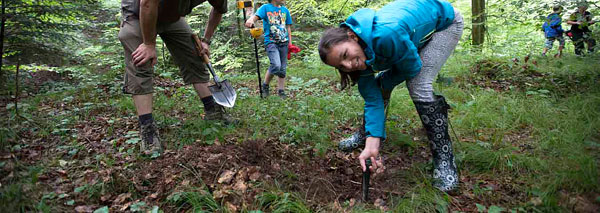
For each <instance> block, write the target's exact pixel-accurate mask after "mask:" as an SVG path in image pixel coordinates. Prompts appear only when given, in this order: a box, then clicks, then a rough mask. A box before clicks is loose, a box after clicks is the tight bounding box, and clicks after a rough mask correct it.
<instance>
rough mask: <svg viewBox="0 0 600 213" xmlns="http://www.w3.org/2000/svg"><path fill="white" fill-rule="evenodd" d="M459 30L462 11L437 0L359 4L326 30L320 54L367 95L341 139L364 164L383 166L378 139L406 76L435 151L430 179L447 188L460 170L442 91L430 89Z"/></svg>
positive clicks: (452, 185)
mask: <svg viewBox="0 0 600 213" xmlns="http://www.w3.org/2000/svg"><path fill="white" fill-rule="evenodd" d="M462 31H463V20H462V16H461V15H460V13H459V12H458V11H457V10H455V9H454V8H453V7H452V5H450V3H448V2H446V1H442V0H398V1H394V2H392V3H389V4H387V5H385V6H384V7H383V8H381V9H379V10H378V11H375V10H372V9H361V10H358V11H356V12H355V13H354V14H352V15H351V16H350V17H348V19H347V20H346V22H344V23H342V24H341V25H340V27H339V28H334V29H329V30H327V31H325V32H324V33H323V36H322V37H321V41H320V42H319V55H320V57H321V60H322V61H323V62H324V63H325V64H328V65H330V66H333V67H335V68H337V69H338V71H339V73H340V76H341V86H342V89H343V88H346V87H347V86H348V85H349V84H351V85H354V84H358V90H359V92H360V94H361V96H362V97H363V99H364V100H365V108H364V119H363V125H362V127H361V128H359V130H358V131H357V132H356V133H354V134H353V135H352V137H350V138H348V139H345V140H343V141H341V142H340V144H339V147H340V149H342V150H344V151H351V150H353V149H354V148H356V147H358V146H359V145H363V144H364V145H365V148H364V150H363V151H362V153H361V155H360V156H359V160H360V164H361V166H362V168H363V170H366V169H367V168H366V166H365V160H366V159H371V161H372V162H375V163H373V165H372V167H371V168H370V169H371V170H373V171H382V170H378V169H377V168H383V165H382V162H381V160H380V158H378V155H379V145H380V142H381V141H382V140H384V139H385V137H386V134H385V126H384V124H385V114H386V110H387V105H388V103H389V98H390V96H391V92H392V90H393V89H394V87H395V86H396V85H398V84H400V83H402V82H404V81H406V82H407V83H406V84H407V87H408V90H409V93H410V97H411V99H412V100H413V103H414V104H415V107H416V109H417V112H418V113H419V116H420V118H421V121H422V123H423V126H424V127H425V129H426V130H427V136H428V138H429V141H430V147H431V150H432V155H433V163H434V171H433V178H434V182H433V185H434V186H435V187H436V188H438V189H440V190H442V191H450V190H453V189H456V188H457V187H458V175H457V171H456V165H455V163H454V155H453V152H452V142H451V140H450V136H449V135H448V109H449V106H448V104H447V103H446V101H445V99H444V97H443V96H436V95H434V94H433V85H432V83H433V80H434V79H435V77H436V76H437V74H438V72H439V71H440V69H441V67H442V65H443V64H444V63H445V62H446V60H447V59H448V57H449V56H450V54H451V53H452V52H453V51H454V48H455V47H456V45H457V43H458V40H459V39H460V37H461V35H462Z"/></svg>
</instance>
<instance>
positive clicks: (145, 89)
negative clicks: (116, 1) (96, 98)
mask: <svg viewBox="0 0 600 213" xmlns="http://www.w3.org/2000/svg"><path fill="white" fill-rule="evenodd" d="M127 19H128V18H126V20H123V23H122V24H121V29H120V31H119V41H121V44H122V45H123V49H124V52H125V77H124V80H125V83H124V86H123V92H125V93H127V94H132V95H133V102H134V104H135V108H136V111H137V115H138V120H139V127H140V136H141V138H142V142H141V143H140V146H141V147H140V150H141V151H142V152H145V153H147V154H149V153H151V152H155V151H156V152H159V153H160V152H162V149H163V147H162V145H161V143H160V139H159V136H158V130H157V128H156V125H155V124H154V118H153V116H152V92H153V90H152V76H153V68H152V66H151V65H150V62H148V63H146V64H144V65H142V66H141V67H138V66H135V65H134V64H133V60H132V56H131V54H132V53H133V51H135V49H137V47H138V46H139V45H140V44H141V43H142V37H141V31H140V26H139V21H138V20H137V19H132V18H129V19H128V20H127Z"/></svg>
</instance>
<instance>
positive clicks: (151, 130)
mask: <svg viewBox="0 0 600 213" xmlns="http://www.w3.org/2000/svg"><path fill="white" fill-rule="evenodd" d="M140 130H141V131H140V137H141V138H142V141H141V143H140V150H141V151H142V152H143V153H144V154H153V153H154V152H156V153H158V154H161V153H162V152H163V147H162V144H161V143H160V138H159V137H158V130H157V128H156V125H154V122H151V123H148V124H144V125H141V126H140Z"/></svg>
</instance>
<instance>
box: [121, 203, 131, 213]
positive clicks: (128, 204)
mask: <svg viewBox="0 0 600 213" xmlns="http://www.w3.org/2000/svg"><path fill="white" fill-rule="evenodd" d="M129 206H131V202H128V203H126V204H125V205H123V207H121V209H119V211H122V212H123V211H125V210H127V209H128V208H129Z"/></svg>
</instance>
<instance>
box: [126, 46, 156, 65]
mask: <svg viewBox="0 0 600 213" xmlns="http://www.w3.org/2000/svg"><path fill="white" fill-rule="evenodd" d="M131 57H132V58H133V63H134V64H135V66H138V67H140V66H142V65H144V64H145V63H146V62H148V61H150V62H151V65H152V66H154V65H156V62H157V58H156V47H155V45H152V44H140V46H138V48H137V49H136V50H135V51H134V52H133V53H132V54H131Z"/></svg>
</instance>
